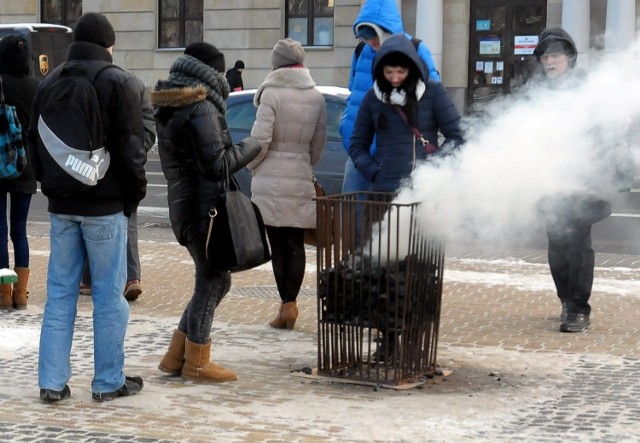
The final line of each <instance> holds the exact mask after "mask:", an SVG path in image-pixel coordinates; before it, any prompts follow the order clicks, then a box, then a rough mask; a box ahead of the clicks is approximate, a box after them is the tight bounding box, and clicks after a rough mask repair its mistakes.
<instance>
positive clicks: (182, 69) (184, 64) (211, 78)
mask: <svg viewBox="0 0 640 443" xmlns="http://www.w3.org/2000/svg"><path fill="white" fill-rule="evenodd" d="M169 81H170V82H172V83H176V84H180V85H185V86H204V87H205V88H206V89H207V99H208V100H209V101H210V102H212V103H213V104H214V105H215V107H216V108H218V111H220V113H221V114H222V115H225V113H226V111H227V103H226V101H225V100H226V98H227V97H228V96H229V83H227V79H226V78H225V76H224V73H220V72H218V71H216V70H215V69H214V68H212V67H211V66H209V65H207V64H205V63H203V62H201V61H200V60H198V59H197V58H195V57H192V56H190V55H187V54H185V55H181V56H180V57H178V58H177V59H176V60H175V61H174V62H173V64H172V65H171V68H169Z"/></svg>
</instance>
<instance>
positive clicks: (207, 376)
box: [182, 338, 238, 383]
mask: <svg viewBox="0 0 640 443" xmlns="http://www.w3.org/2000/svg"><path fill="white" fill-rule="evenodd" d="M184 357H185V362H184V366H183V367H182V378H184V379H185V380H192V381H198V382H203V383H211V382H214V383H219V382H223V381H233V380H237V379H238V377H237V376H236V374H235V373H233V372H232V371H230V370H228V369H225V368H223V367H222V366H220V365H217V364H215V363H214V362H212V361H210V358H211V340H209V343H207V344H206V345H199V344H197V343H194V342H192V341H189V339H188V338H187V339H186V340H185V353H184Z"/></svg>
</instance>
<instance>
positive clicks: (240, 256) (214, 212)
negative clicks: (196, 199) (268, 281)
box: [205, 159, 271, 272]
mask: <svg viewBox="0 0 640 443" xmlns="http://www.w3.org/2000/svg"><path fill="white" fill-rule="evenodd" d="M224 174H225V178H224V191H223V193H222V194H221V195H220V196H219V197H218V198H217V199H216V201H215V202H214V204H213V206H212V207H211V209H210V210H209V229H208V231H207V242H206V246H205V247H206V258H207V263H208V264H209V266H210V267H211V269H213V270H216V271H229V272H239V271H244V270H247V269H251V268H255V267H256V266H260V265H262V264H264V263H266V262H268V261H269V260H271V254H270V252H269V243H268V242H267V233H266V230H265V227H264V221H263V220H262V215H261V214H260V209H258V207H257V206H256V205H255V204H254V203H253V202H252V201H251V200H250V199H249V197H247V196H246V195H244V194H243V193H242V192H241V191H240V187H239V186H238V183H237V182H236V180H235V178H234V177H233V175H230V174H229V165H228V164H227V161H226V159H225V172H224Z"/></svg>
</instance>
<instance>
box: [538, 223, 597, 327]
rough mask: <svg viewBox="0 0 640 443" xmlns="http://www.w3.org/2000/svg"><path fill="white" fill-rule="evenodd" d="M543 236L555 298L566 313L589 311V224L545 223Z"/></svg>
mask: <svg viewBox="0 0 640 443" xmlns="http://www.w3.org/2000/svg"><path fill="white" fill-rule="evenodd" d="M547 237H548V239H549V267H550V268H551V276H552V277H553V281H554V282H555V285H556V290H557V292H558V298H560V301H562V302H563V303H566V307H567V313H569V314H587V315H589V314H590V313H591V306H589V297H591V287H592V286H593V269H594V266H595V254H594V252H593V248H592V247H591V225H586V226H585V225H582V226H579V225H573V226H572V225H564V226H563V227H561V228H560V227H557V226H556V227H553V226H547Z"/></svg>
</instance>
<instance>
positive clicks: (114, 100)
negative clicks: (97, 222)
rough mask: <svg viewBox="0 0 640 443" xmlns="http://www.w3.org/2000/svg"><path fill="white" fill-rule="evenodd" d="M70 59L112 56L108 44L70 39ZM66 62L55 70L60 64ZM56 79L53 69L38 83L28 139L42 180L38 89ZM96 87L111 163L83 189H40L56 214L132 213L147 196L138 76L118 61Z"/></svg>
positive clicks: (109, 59)
mask: <svg viewBox="0 0 640 443" xmlns="http://www.w3.org/2000/svg"><path fill="white" fill-rule="evenodd" d="M68 60H69V62H78V63H83V64H84V63H86V64H91V63H97V62H98V61H107V62H111V63H112V62H113V59H112V57H111V54H110V53H109V52H108V51H107V50H106V49H105V48H103V47H102V46H100V45H96V44H93V43H87V42H75V43H72V44H71V46H70V47H69V53H68ZM62 66H64V64H63V65H62ZM62 66H59V67H58V68H56V70H58V69H62ZM54 72H55V71H54ZM54 79H55V77H54V76H53V73H52V74H51V76H50V77H47V78H46V79H45V80H44V81H43V82H42V83H41V84H40V87H39V88H38V93H37V94H36V97H35V99H34V103H33V113H32V116H31V125H30V128H29V145H30V147H31V149H32V154H33V156H34V168H35V171H36V177H37V178H38V180H40V179H41V178H42V173H43V171H42V168H41V164H40V162H39V158H38V148H37V144H38V118H39V116H40V108H41V103H40V91H42V90H44V89H45V88H47V87H48V86H49V84H50V83H51V82H52V81H53V80H54ZM94 87H95V89H96V93H97V95H98V101H99V103H100V108H101V111H102V124H103V126H104V129H105V134H106V138H107V144H106V145H107V150H108V151H109V154H110V156H111V164H110V166H109V169H108V170H107V173H106V175H105V177H104V178H102V179H101V180H100V181H99V182H98V184H97V185H96V186H95V187H94V188H93V189H90V190H87V191H85V192H81V193H79V194H76V195H73V196H68V197H53V196H51V195H50V192H49V191H51V190H48V189H42V192H43V194H45V195H46V196H47V197H48V198H49V212H52V213H55V214H71V215H82V216H91V217H96V216H103V215H111V214H116V213H118V212H120V211H124V213H125V215H130V214H131V213H132V212H134V211H135V210H136V209H137V207H138V204H139V202H140V201H141V200H142V199H143V198H144V196H145V193H146V187H147V179H146V177H145V171H144V165H145V163H146V159H147V156H146V152H145V149H144V133H143V125H142V112H141V103H140V89H139V86H138V80H137V79H136V77H134V76H133V75H132V74H130V73H128V72H126V71H125V70H123V69H121V68H119V67H116V66H115V65H114V68H108V69H105V70H104V71H102V72H101V73H100V74H99V75H98V77H97V78H96V80H95V81H94Z"/></svg>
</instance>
